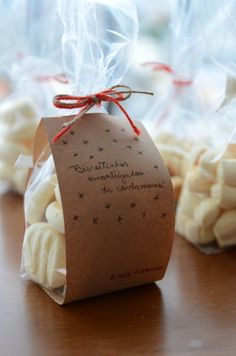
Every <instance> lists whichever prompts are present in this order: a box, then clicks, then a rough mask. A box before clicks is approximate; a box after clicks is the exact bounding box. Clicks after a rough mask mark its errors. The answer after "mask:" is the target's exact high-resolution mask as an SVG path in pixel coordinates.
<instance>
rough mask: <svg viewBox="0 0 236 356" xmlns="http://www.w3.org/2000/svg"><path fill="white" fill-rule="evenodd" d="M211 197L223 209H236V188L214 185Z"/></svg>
mask: <svg viewBox="0 0 236 356" xmlns="http://www.w3.org/2000/svg"><path fill="white" fill-rule="evenodd" d="M211 196H212V198H213V199H214V200H215V202H216V204H217V205H218V206H220V207H221V208H223V209H233V208H235V207H236V187H232V186H229V185H223V184H214V185H213V186H212V187H211Z"/></svg>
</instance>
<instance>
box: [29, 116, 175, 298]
mask: <svg viewBox="0 0 236 356" xmlns="http://www.w3.org/2000/svg"><path fill="white" fill-rule="evenodd" d="M68 119H71V116H70V117H68V116H67V117H59V118H45V119H43V120H42V124H41V129H40V130H39V131H40V132H41V133H42V126H45V130H46V132H47V135H48V137H47V139H48V141H49V144H50V146H51V151H52V154H53V158H54V162H55V168H56V172H57V175H58V182H59V187H60V192H61V198H62V206H63V213H64V220H65V238H66V258H67V267H66V268H67V286H66V295H65V299H64V300H60V301H59V302H60V303H67V302H70V301H74V300H79V299H83V298H87V297H91V296H95V295H99V294H103V293H107V292H111V291H115V290H118V289H122V288H128V287H131V286H137V285H141V284H144V283H149V282H153V281H156V280H160V279H161V278H162V277H163V275H164V273H165V270H166V267H167V264H168V260H169V256H170V251H171V246H172V239H173V230H174V200H173V193H172V186H171V181H170V177H169V174H168V172H167V169H166V168H165V166H164V163H163V161H162V159H161V157H160V154H159V152H158V150H157V148H156V146H155V144H154V143H153V141H152V139H151V138H150V136H149V135H148V133H147V132H146V130H145V128H144V127H143V126H142V125H141V123H138V126H139V127H140V128H141V130H142V133H141V135H140V136H138V137H137V136H135V134H134V133H133V131H132V128H131V127H130V126H129V123H128V122H126V120H125V119H124V118H120V119H119V118H116V117H112V116H109V115H104V114H86V115H85V116H84V117H83V118H81V119H80V120H79V121H78V122H77V123H76V124H75V125H74V126H73V128H71V130H70V131H68V132H67V133H66V134H65V135H63V136H62V137H61V138H60V139H59V140H58V141H57V142H56V143H52V140H53V137H54V136H55V134H56V133H57V132H58V131H60V130H61V126H62V124H63V123H64V122H65V121H67V120H68ZM39 137H40V142H39V143H38V144H39V145H40V146H42V144H43V142H44V141H43V139H42V135H41V134H40V135H39ZM36 146H37V144H36ZM54 298H55V299H56V300H57V301H58V298H56V297H55V296H54Z"/></svg>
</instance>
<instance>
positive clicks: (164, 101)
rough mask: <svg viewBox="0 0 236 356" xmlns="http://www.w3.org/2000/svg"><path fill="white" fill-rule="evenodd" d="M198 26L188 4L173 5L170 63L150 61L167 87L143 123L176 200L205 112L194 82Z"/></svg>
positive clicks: (198, 58) (198, 61)
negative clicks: (159, 157) (154, 144)
mask: <svg viewBox="0 0 236 356" xmlns="http://www.w3.org/2000/svg"><path fill="white" fill-rule="evenodd" d="M198 26H199V25H198V22H197V20H196V15H195V13H194V11H193V6H192V3H191V2H189V1H187V0H186V1H185V0H184V1H175V2H172V7H171V20H170V29H171V34H170V49H169V52H170V53H169V64H163V63H158V62H156V63H155V62H150V64H151V68H153V71H155V72H156V73H163V74H162V77H163V75H166V82H167V86H166V89H165V90H164V91H163V92H161V93H158V95H157V98H156V101H155V102H154V103H153V105H152V106H151V107H150V110H149V111H148V112H147V113H146V117H145V119H144V124H145V126H146V127H147V129H148V130H149V132H150V133H151V135H152V137H153V138H154V139H155V141H156V142H157V144H158V148H159V150H160V152H161V155H162V157H163V159H164V161H165V163H166V165H167V167H168V170H169V172H170V174H171V177H172V183H173V188H174V192H175V198H176V201H177V200H178V196H179V194H180V191H181V187H182V182H183V179H184V176H185V174H186V169H187V165H188V155H189V152H190V151H191V146H192V141H193V140H194V138H195V137H196V132H197V130H198V127H199V123H200V121H201V118H202V116H203V111H204V109H203V105H202V103H201V99H200V97H199V95H198V91H197V88H196V86H195V82H194V80H195V78H196V76H197V73H198V69H199V67H200V65H201V63H202V60H203V55H204V48H203V43H202V39H201V37H200V35H199V29H198ZM147 64H148V63H147ZM157 78H158V77H157ZM157 80H158V79H157Z"/></svg>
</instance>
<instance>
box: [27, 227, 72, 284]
mask: <svg viewBox="0 0 236 356" xmlns="http://www.w3.org/2000/svg"><path fill="white" fill-rule="evenodd" d="M22 252H23V265H24V269H25V271H26V273H27V275H28V277H29V278H31V279H32V280H33V281H35V282H37V283H39V284H40V285H42V286H43V287H45V288H49V289H54V288H59V287H62V286H63V285H64V284H65V282H66V254H65V236H64V235H63V234H60V233H59V232H58V231H56V230H55V229H54V228H53V227H52V226H50V225H49V224H48V223H45V222H41V223H36V224H33V225H31V226H29V227H28V228H27V229H26V231H25V236H24V242H23V251H22Z"/></svg>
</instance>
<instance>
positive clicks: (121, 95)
mask: <svg viewBox="0 0 236 356" xmlns="http://www.w3.org/2000/svg"><path fill="white" fill-rule="evenodd" d="M134 93H138V94H147V95H153V93H151V92H147V91H137V90H132V89H131V88H130V87H128V86H126V85H115V86H113V87H111V88H109V89H106V90H103V91H101V92H99V93H96V94H91V95H86V96H73V95H63V94H62V95H56V96H55V97H54V99H53V104H54V106H55V107H57V108H59V109H77V108H78V109H79V108H81V110H80V112H79V113H78V115H76V116H75V117H74V118H73V119H72V120H70V121H68V122H64V124H63V125H62V127H63V129H62V130H61V131H60V132H58V134H57V135H56V136H55V137H54V138H53V142H56V141H57V140H58V139H59V138H60V137H61V136H63V135H64V134H65V133H66V132H67V131H68V130H70V128H71V127H72V126H73V125H74V124H75V123H76V122H77V121H78V120H79V119H80V118H81V117H82V116H83V115H84V114H86V112H88V111H89V110H90V109H91V108H92V107H93V106H95V105H101V103H102V102H112V103H114V104H115V105H117V106H118V108H119V109H120V110H121V111H122V112H123V114H124V115H125V117H126V118H127V120H128V121H129V123H130V126H131V127H132V129H133V130H134V132H135V133H136V134H137V135H140V133H141V131H140V129H139V128H138V127H137V126H136V125H135V124H134V122H133V120H132V119H131V117H130V116H129V114H128V112H127V111H126V110H125V108H124V107H123V106H122V105H121V104H120V101H124V100H127V99H128V98H130V96H131V95H132V94H134Z"/></svg>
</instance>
